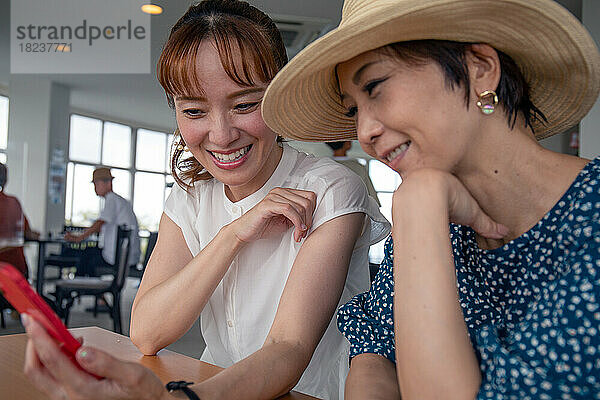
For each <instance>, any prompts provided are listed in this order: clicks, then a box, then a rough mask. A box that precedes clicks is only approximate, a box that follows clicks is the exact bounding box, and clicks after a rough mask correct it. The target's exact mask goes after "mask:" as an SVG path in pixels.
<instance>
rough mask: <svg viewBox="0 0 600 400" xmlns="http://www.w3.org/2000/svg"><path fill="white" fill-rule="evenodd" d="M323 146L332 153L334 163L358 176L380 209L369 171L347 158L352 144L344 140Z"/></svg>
mask: <svg viewBox="0 0 600 400" xmlns="http://www.w3.org/2000/svg"><path fill="white" fill-rule="evenodd" d="M325 144H326V145H327V146H328V147H329V148H330V149H331V151H333V159H334V160H335V161H337V162H339V163H340V164H342V165H343V166H345V167H347V168H350V170H351V171H352V172H354V173H355V174H356V175H358V176H360V179H362V180H363V182H364V183H365V186H366V187H367V192H369V196H371V197H372V198H373V199H374V200H375V201H376V202H377V205H378V206H379V207H381V203H380V202H379V197H378V196H377V191H376V190H375V187H373V182H372V181H371V178H370V177H369V170H368V169H367V167H366V166H365V165H363V164H361V163H360V162H358V160H357V159H355V158H351V157H348V156H347V153H348V151H349V150H350V149H351V148H352V142H351V141H350V140H344V141H342V142H326V143H325Z"/></svg>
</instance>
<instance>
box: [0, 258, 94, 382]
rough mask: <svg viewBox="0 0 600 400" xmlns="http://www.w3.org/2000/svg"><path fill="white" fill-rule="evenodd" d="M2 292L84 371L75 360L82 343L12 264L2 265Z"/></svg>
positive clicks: (0, 279) (0, 277)
mask: <svg viewBox="0 0 600 400" xmlns="http://www.w3.org/2000/svg"><path fill="white" fill-rule="evenodd" d="M0 292H1V293H2V295H3V296H4V297H5V298H6V300H8V302H10V304H12V305H13V307H15V308H16V309H17V311H18V312H20V313H25V314H27V315H29V316H31V317H32V318H35V320H36V321H37V322H39V323H40V324H41V325H42V326H44V328H45V329H46V331H47V332H48V334H49V335H50V336H52V337H53V338H54V339H55V340H56V341H57V343H58V346H59V347H60V348H61V350H62V351H63V353H65V354H66V355H67V356H68V357H69V358H70V359H71V360H72V361H73V363H74V364H75V365H77V367H79V368H80V369H82V370H83V368H82V367H81V366H80V365H79V363H78V362H77V360H76V359H75V353H76V352H77V349H79V347H81V343H79V341H77V339H75V338H74V337H73V335H71V333H70V332H69V331H68V330H67V327H66V326H65V325H64V324H63V323H62V321H61V320H60V318H58V316H57V315H56V313H55V312H54V311H53V310H52V309H51V308H50V306H49V305H48V304H46V302H45V301H44V299H42V298H41V297H40V296H39V295H38V294H37V293H36V292H34V291H33V289H32V288H31V286H30V285H29V283H28V282H27V280H25V277H24V276H23V275H22V274H21V273H20V272H19V271H18V270H17V269H16V268H15V267H13V266H12V265H10V264H6V263H0ZM84 371H85V370H84ZM86 372H87V371H86ZM87 373H88V374H89V372H87ZM90 375H93V374H90ZM94 376H95V375H94ZM96 377H97V376H96ZM97 378H99V377H97Z"/></svg>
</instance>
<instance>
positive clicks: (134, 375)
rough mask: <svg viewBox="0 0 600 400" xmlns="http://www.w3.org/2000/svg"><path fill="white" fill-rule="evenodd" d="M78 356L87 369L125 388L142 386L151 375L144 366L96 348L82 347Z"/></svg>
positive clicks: (78, 359)
mask: <svg viewBox="0 0 600 400" xmlns="http://www.w3.org/2000/svg"><path fill="white" fill-rule="evenodd" d="M76 358H77V361H78V362H79V363H80V364H81V366H83V367H84V368H85V369H86V370H87V371H90V372H92V373H94V374H96V375H100V376H103V377H105V378H107V379H109V380H113V381H115V382H118V383H120V384H122V385H123V386H124V388H129V387H141V386H143V385H144V380H145V379H144V378H147V377H148V376H150V375H149V374H148V372H149V371H148V370H147V369H146V368H144V367H143V366H141V365H139V364H137V363H130V362H127V361H123V360H119V359H118V358H115V357H113V356H111V355H110V354H108V353H106V352H104V351H102V350H99V349H96V348H91V347H81V348H79V350H78V351H77V354H76Z"/></svg>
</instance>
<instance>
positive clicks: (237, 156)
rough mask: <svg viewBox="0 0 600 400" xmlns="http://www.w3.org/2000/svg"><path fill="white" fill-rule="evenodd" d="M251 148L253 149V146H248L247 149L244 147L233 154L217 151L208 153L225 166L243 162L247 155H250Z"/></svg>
mask: <svg viewBox="0 0 600 400" xmlns="http://www.w3.org/2000/svg"><path fill="white" fill-rule="evenodd" d="M250 148H252V145H251V144H250V145H248V146H246V147H242V148H241V149H239V150H237V151H234V152H233V153H228V154H225V153H217V152H215V151H210V150H209V151H208V152H209V153H210V154H211V155H212V156H213V157H214V158H215V159H216V160H217V161H219V162H220V163H223V164H228V163H234V162H236V161H239V160H241V159H242V158H243V157H244V156H245V155H246V154H248V151H250Z"/></svg>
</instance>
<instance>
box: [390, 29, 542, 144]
mask: <svg viewBox="0 0 600 400" xmlns="http://www.w3.org/2000/svg"><path fill="white" fill-rule="evenodd" d="M473 44H474V43H464V42H454V41H449V40H414V41H407V42H397V43H392V44H389V45H387V46H384V47H382V48H381V51H382V52H383V53H384V54H388V55H391V56H393V57H396V58H398V59H400V60H402V61H404V62H406V63H407V64H409V65H419V64H422V63H424V62H426V61H435V62H436V63H437V64H438V65H439V66H440V67H441V68H442V71H443V72H444V76H445V79H446V83H447V85H448V86H449V87H450V88H451V89H453V90H454V89H455V88H456V87H462V88H463V90H464V92H465V93H464V94H465V102H466V106H467V108H468V107H469V92H470V82H469V71H468V68H467V62H466V56H465V55H466V52H467V50H469V48H470V46H471V45H473ZM494 50H496V52H497V53H498V58H499V60H500V69H501V75H500V82H498V87H497V88H496V89H495V91H496V94H497V95H498V102H499V104H500V105H502V107H503V108H504V110H505V112H506V116H507V119H508V125H509V127H510V128H511V129H512V128H514V126H515V123H516V121H517V115H518V114H519V113H521V115H522V116H523V118H524V119H525V127H529V128H530V129H531V131H532V132H533V126H532V125H531V121H532V120H538V121H540V122H541V123H545V122H547V119H546V117H545V116H544V114H543V113H542V112H541V111H540V110H539V109H538V108H537V107H536V106H535V105H534V104H533V103H532V101H531V98H530V95H529V84H528V83H527V81H526V80H525V77H524V76H523V73H522V72H521V70H520V69H519V66H518V65H517V64H516V63H515V61H514V60H513V59H512V58H511V57H510V56H508V55H507V54H504V53H503V52H501V51H500V50H498V49H494ZM533 133H535V132H533Z"/></svg>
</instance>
